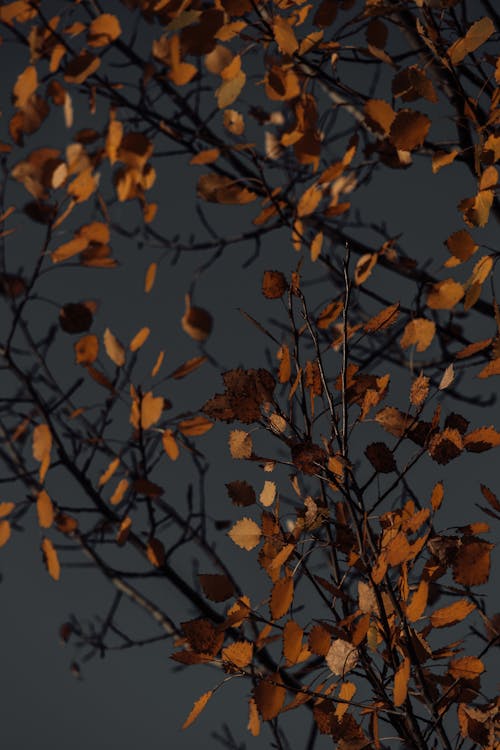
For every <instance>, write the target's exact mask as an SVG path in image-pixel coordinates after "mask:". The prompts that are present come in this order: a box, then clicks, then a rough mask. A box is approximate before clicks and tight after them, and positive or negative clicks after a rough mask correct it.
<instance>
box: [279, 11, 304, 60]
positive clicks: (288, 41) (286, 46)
mask: <svg viewBox="0 0 500 750" xmlns="http://www.w3.org/2000/svg"><path fill="white" fill-rule="evenodd" d="M273 32H274V38H275V39H276V44H277V45H278V47H279V48H280V50H281V51H282V52H284V53H285V55H293V53H294V52H296V51H297V50H298V48H299V43H298V41H297V39H296V37H295V34H294V32H293V29H292V27H291V26H290V24H289V23H288V21H287V19H286V18H283V16H275V17H274V22H273Z"/></svg>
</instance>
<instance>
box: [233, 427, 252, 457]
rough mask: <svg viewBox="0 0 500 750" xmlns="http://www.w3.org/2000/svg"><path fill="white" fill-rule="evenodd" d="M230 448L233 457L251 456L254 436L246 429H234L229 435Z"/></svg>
mask: <svg viewBox="0 0 500 750" xmlns="http://www.w3.org/2000/svg"><path fill="white" fill-rule="evenodd" d="M229 450H230V453H231V456H232V457H233V458H236V459H244V458H250V457H251V455H252V450H253V445H252V436H251V435H250V434H249V433H248V432H245V431H244V430H232V431H231V434H230V436H229Z"/></svg>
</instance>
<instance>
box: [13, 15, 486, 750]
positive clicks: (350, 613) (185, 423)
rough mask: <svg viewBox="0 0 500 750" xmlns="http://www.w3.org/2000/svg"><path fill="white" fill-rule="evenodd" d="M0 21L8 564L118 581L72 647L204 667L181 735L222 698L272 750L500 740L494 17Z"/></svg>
mask: <svg viewBox="0 0 500 750" xmlns="http://www.w3.org/2000/svg"><path fill="white" fill-rule="evenodd" d="M0 28H1V34H2V47H0V55H3V56H4V59H6V56H9V59H11V60H13V61H14V63H13V64H11V65H10V66H9V70H8V72H7V74H6V75H7V79H10V80H9V86H8V87H7V88H4V102H3V105H4V107H3V113H2V114H3V119H2V131H1V139H0V152H1V164H2V170H3V180H2V186H1V205H0V214H1V215H0V222H1V227H0V231H1V246H0V292H1V295H2V300H1V302H0V303H1V307H2V318H1V328H0V366H1V379H2V389H1V396H0V463H1V466H2V480H1V482H2V485H1V487H2V495H3V497H0V546H3V545H6V544H9V545H11V544H14V545H15V543H16V534H17V533H18V532H19V531H20V530H21V529H22V528H23V526H24V525H25V524H27V523H29V519H31V518H32V517H35V518H36V519H37V523H38V526H39V529H40V531H39V536H40V549H41V560H43V563H44V565H45V566H46V569H47V573H48V575H49V576H50V577H51V578H52V579H53V580H54V581H58V580H59V579H60V577H61V576H66V575H68V576H70V575H72V574H73V573H72V571H71V570H70V567H71V564H72V561H74V560H77V559H84V560H86V561H87V563H88V562H90V563H91V565H92V567H93V568H94V569H97V570H99V571H100V572H101V573H102V575H103V576H104V578H105V579H106V580H107V581H109V583H110V587H112V588H113V589H114V593H113V594H112V595H111V596H110V606H109V611H108V612H107V613H106V615H105V617H104V625H103V626H102V627H99V628H97V627H90V628H89V627H87V626H85V625H84V624H83V623H82V622H81V621H80V620H79V619H78V618H77V617H72V618H71V619H69V620H68V621H67V622H65V623H64V624H63V625H62V626H61V631H60V635H61V637H62V639H63V640H64V641H65V642H68V641H69V642H72V643H73V644H75V645H76V646H77V647H78V649H80V650H81V652H82V653H85V654H87V656H88V655H93V654H105V653H106V652H107V650H108V649H112V648H122V647H123V648H125V647H126V648H129V647H132V646H133V645H134V644H137V645H139V644H140V645H143V644H144V643H146V642H148V640H150V641H151V642H154V641H157V640H158V639H164V640H165V641H166V642H167V647H168V651H169V655H170V657H171V660H173V662H174V664H175V665H176V666H179V665H180V666H181V667H182V668H184V669H187V670H192V671H193V686H195V679H196V670H197V669H198V670H199V669H208V668H212V671H213V672H214V687H213V689H212V690H209V691H208V692H205V693H204V694H203V695H202V696H201V697H198V694H197V692H196V687H194V690H193V701H195V702H194V705H193V708H192V711H191V713H189V715H188V716H187V718H186V719H185V721H184V728H186V729H187V728H188V727H189V726H190V725H191V724H192V723H193V722H194V721H195V720H196V719H197V717H198V716H199V714H200V713H201V712H202V711H204V709H205V707H207V709H206V713H205V716H207V715H209V712H210V705H208V706H207V704H209V700H210V698H211V697H212V695H213V693H214V692H215V691H218V690H221V691H223V690H225V689H228V688H227V686H228V684H230V683H231V681H233V680H236V679H238V680H245V681H246V683H247V685H248V691H247V692H248V697H247V705H246V707H242V721H241V727H242V731H241V735H242V737H243V736H244V734H245V732H247V733H249V735H250V737H252V736H253V737H257V736H259V735H260V733H261V732H264V730H266V731H267V730H269V732H270V734H269V735H268V737H269V738H270V739H269V742H270V743H271V745H270V746H272V747H278V748H288V747H293V739H292V737H290V735H289V734H287V726H288V725H287V723H286V721H287V717H288V716H289V715H290V712H292V713H294V714H295V713H297V714H299V713H300V714H301V715H302V716H303V717H304V718H305V719H307V721H310V723H311V730H310V736H309V740H308V748H313V747H315V746H316V743H317V744H318V746H319V744H320V743H322V742H326V741H328V742H329V743H330V744H332V743H333V746H334V747H338V748H339V750H361V748H375V749H376V750H379V749H381V748H388V747H390V746H394V742H395V741H400V742H401V743H403V744H404V746H405V747H410V748H415V749H416V750H427V748H430V747H433V748H434V747H436V748H437V747H440V748H446V750H452V748H453V749H454V748H457V750H458V748H462V747H465V748H473V747H481V748H485V750H493V749H494V747H496V746H497V745H496V742H497V740H498V735H497V732H498V715H499V714H498V711H499V704H498V699H496V698H495V697H494V696H491V695H488V694H487V692H486V691H485V690H484V688H483V687H482V686H481V679H482V676H483V673H486V672H487V671H488V668H489V665H490V664H491V663H492V662H493V655H494V651H495V648H496V647H498V645H499V640H498V639H499V630H498V629H499V627H500V619H499V615H498V614H496V613H495V611H494V606H495V603H494V602H492V601H491V599H492V597H491V596H486V595H485V593H484V592H485V591H486V592H488V589H484V588H481V587H484V586H485V585H486V584H487V582H488V580H489V577H490V569H491V556H492V551H493V547H494V545H493V542H492V541H490V539H491V538H492V537H491V536H489V535H491V528H490V527H491V526H492V524H494V523H495V522H498V520H499V519H500V500H499V499H498V498H497V496H496V495H495V489H494V488H490V487H489V486H488V485H487V484H486V483H484V481H483V479H482V477H481V475H480V471H479V469H475V468H474V467H475V466H476V465H477V466H479V465H480V464H479V463H475V462H480V460H481V458H480V457H479V456H476V454H480V453H485V452H489V451H495V449H496V448H498V446H499V445H500V432H499V431H498V430H497V427H498V424H497V425H496V426H495V417H498V411H497V412H496V413H495V412H494V411H493V410H492V409H491V408H488V407H491V405H492V404H494V403H495V394H494V393H493V395H491V391H494V390H495V384H496V380H497V376H498V375H500V337H499V329H500V311H499V308H498V304H497V301H496V297H497V295H496V287H495V272H496V269H497V261H498V258H499V257H500V253H499V250H498V249H497V248H496V246H495V238H494V234H493V231H492V226H495V224H496V222H498V220H499V218H500V205H499V202H498V197H497V183H498V169H497V166H496V164H497V162H498V160H499V159H500V132H499V124H500V94H499V91H500V88H499V84H500V57H499V56H498V51H499V47H498V43H499V39H500V14H499V11H498V9H497V8H496V7H495V4H494V3H493V2H490V1H489V0H480V1H479V2H472V0H366V1H365V0H321V1H320V2H311V3H308V2H307V0H274V2H271V1H269V2H261V1H260V0H204V1H202V0H123V1H122V2H118V1H117V2H109V3H100V2H98V0H81V1H80V2H76V1H75V2H68V3H63V4H54V3H52V2H50V1H49V0H47V1H44V0H30V1H25V0H15V1H14V2H10V3H5V4H3V5H2V7H1V8H0ZM8 95H10V100H8ZM370 191H372V192H370ZM390 191H395V192H396V193H397V192H398V191H399V193H400V195H401V196H402V198H401V200H402V202H404V203H405V206H409V211H410V212H411V213H412V215H413V216H415V218H416V222H418V224H419V234H420V236H421V237H422V238H425V241H424V243H423V244H424V246H422V247H419V248H418V249H417V251H415V245H414V243H412V238H411V236H410V237H408V235H407V234H406V233H404V232H403V234H400V230H399V229H398V230H396V231H395V230H394V226H395V225H396V226H398V215H397V214H398V208H397V204H395V203H392V202H391V201H390V200H387V201H386V202H384V201H383V198H382V199H381V196H384V194H386V193H387V194H389V192H390ZM457 191H458V192H457ZM455 192H457V194H459V198H458V199H457V198H456V197H455ZM375 193H376V194H377V195H378V199H379V200H380V201H381V203H377V206H378V205H381V204H383V205H384V214H383V216H377V215H374V212H373V210H371V206H370V200H371V199H370V195H374V194H375ZM181 196H182V197H181ZM181 202H182V203H183V204H184V205H183V206H181ZM423 207H425V209H424V208H423ZM438 216H439V217H443V216H444V217H445V222H446V223H447V222H448V221H449V226H448V227H447V229H446V234H444V236H440V235H439V232H438V231H436V221H437V219H436V217H438ZM448 217H449V219H448ZM171 226H175V229H174V230H172V229H171ZM235 257H236V258H237V262H235ZM138 264H139V265H138ZM138 269H139V271H138ZM229 269H230V270H229ZM256 269H257V270H256ZM215 275H216V278H217V284H218V285H219V286H218V287H217V291H215V290H214V281H213V279H214V276H215ZM225 288H226V289H227V294H228V295H229V293H230V292H229V290H230V289H231V291H232V292H233V293H234V290H238V289H241V290H242V291H241V294H242V295H243V294H244V293H245V294H246V293H247V292H249V293H251V295H252V298H253V299H254V303H253V305H252V307H251V309H243V308H242V309H240V310H234V309H233V308H230V309H229V307H228V306H226V308H224V300H225ZM243 290H245V291H244V292H243ZM179 295H180V297H181V298H182V307H180V305H179ZM169 299H171V300H174V303H175V304H176V305H177V308H176V310H175V311H172V310H171V309H170V308H169V315H168V316H167V317H166V318H165V315H164V307H162V306H163V305H164V304H168V300H169ZM138 300H139V301H138ZM215 308H217V309H218V310H222V309H223V310H224V312H223V314H222V316H219V321H220V318H221V317H223V318H224V320H225V322H226V323H227V321H229V320H231V319H232V318H231V316H233V318H234V319H236V318H237V319H238V321H240V322H242V321H243V322H244V324H245V331H246V334H245V337H247V338H248V341H250V340H251V341H252V342H253V343H252V344H250V343H249V344H248V346H245V347H243V348H242V351H243V356H244V361H243V360H241V359H240V358H239V356H238V359H237V360H234V359H233V357H232V348H231V338H230V335H229V333H228V331H229V329H228V328H227V327H226V328H225V329H224V337H223V339H222V340H221V338H219V339H218V338H217V327H218V319H217V316H216V315H215V314H214V309H215ZM179 341H183V343H182V344H179ZM245 342H246V338H245ZM181 351H182V356H181V355H180V354H179V352H181ZM186 352H187V354H186ZM247 352H248V353H247ZM256 352H258V353H256ZM214 378H216V379H215V380H214ZM214 382H217V383H218V384H219V385H218V386H216V387H212V386H213V383H214ZM481 407H483V409H482V411H481ZM478 415H479V417H478ZM497 421H498V420H497ZM222 454H224V456H223V457H222ZM489 455H492V456H493V455H494V453H493V452H492V453H491V454H489ZM227 458H230V459H232V461H236V462H239V463H234V464H233V463H232V462H231V463H230V464H229V465H230V466H231V468H230V470H228V471H229V473H228V474H226V473H225V472H226V467H227V465H228V464H227ZM218 465H220V468H219V469H218ZM460 466H462V468H461V469H460ZM457 467H458V468H457ZM221 471H223V472H224V481H222V482H221V481H219V475H220V473H221ZM457 471H468V472H469V471H470V472H472V474H476V475H477V478H478V482H477V494H476V497H475V498H472V499H471V501H470V502H468V505H470V507H471V509H472V506H473V505H475V509H474V510H473V512H472V513H471V517H470V518H469V519H468V520H467V522H466V523H461V524H460V525H458V526H454V527H450V526H449V525H448V526H447V527H443V523H442V521H441V520H440V519H441V518H442V513H443V512H444V509H445V507H446V504H447V502H449V500H448V497H447V493H446V483H447V477H448V476H451V474H450V472H457ZM214 472H215V479H210V477H213V476H214ZM217 472H219V473H217ZM436 472H438V474H436ZM431 480H432V486H428V483H429V482H430V481H431ZM215 495H216V496H217V500H216V501H215V499H214V497H215ZM467 510H468V509H467ZM191 558H193V559H194V560H195V564H194V567H193V568H192V569H191V568H190V569H189V570H187V569H186V564H185V561H186V559H191ZM250 571H251V573H250ZM157 580H161V581H165V582H167V583H168V585H169V587H170V590H171V591H172V592H174V593H173V596H174V598H175V602H176V605H175V606H173V607H172V611H170V610H169V609H168V607H167V608H166V607H165V606H164V603H163V600H161V599H158V598H156V597H155V594H154V593H153V594H152V593H151V591H150V588H149V584H151V582H154V581H157ZM129 600H130V601H132V602H134V603H135V604H136V605H137V606H138V607H140V608H141V609H142V610H143V611H145V612H146V613H147V614H148V615H150V617H151V618H152V621H153V623H155V624H156V627H157V629H158V630H157V632H156V633H155V635H154V636H152V637H151V636H149V635H145V636H144V638H142V637H141V638H139V639H138V638H137V636H135V635H131V634H130V633H128V631H127V623H126V618H125V620H124V618H122V614H121V606H122V603H123V602H125V601H129ZM178 603H180V604H179V606H177V604H178ZM179 612H181V614H179ZM193 613H195V614H194V616H193ZM443 633H445V634H446V635H445V637H443ZM448 633H449V634H450V635H448ZM167 667H168V664H167V659H166V669H167ZM214 667H215V671H214V669H213V668H214ZM490 669H491V668H490ZM483 677H484V676H483ZM245 727H246V729H245ZM325 738H327V740H326V739H325ZM227 746H228V747H229V745H227ZM231 747H232V745H231Z"/></svg>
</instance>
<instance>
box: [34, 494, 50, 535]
mask: <svg viewBox="0 0 500 750" xmlns="http://www.w3.org/2000/svg"><path fill="white" fill-rule="evenodd" d="M36 510H37V514H38V523H39V525H40V526H41V528H42V529H49V528H50V527H51V526H52V524H53V523H54V506H53V504H52V500H51V499H50V497H49V495H48V494H47V492H46V491H45V490H41V491H40V492H39V493H38V497H37V499H36Z"/></svg>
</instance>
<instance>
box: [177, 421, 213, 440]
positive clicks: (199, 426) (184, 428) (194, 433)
mask: <svg viewBox="0 0 500 750" xmlns="http://www.w3.org/2000/svg"><path fill="white" fill-rule="evenodd" d="M213 426H214V423H213V422H211V421H210V420H209V419H207V418H206V417H191V418H190V419H183V420H182V421H181V422H179V424H178V425H177V428H178V430H179V432H182V434H183V435H186V437H198V436H200V435H204V434H205V433H206V432H208V431H209V430H211V429H212V427H213Z"/></svg>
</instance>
